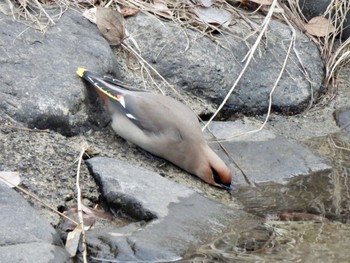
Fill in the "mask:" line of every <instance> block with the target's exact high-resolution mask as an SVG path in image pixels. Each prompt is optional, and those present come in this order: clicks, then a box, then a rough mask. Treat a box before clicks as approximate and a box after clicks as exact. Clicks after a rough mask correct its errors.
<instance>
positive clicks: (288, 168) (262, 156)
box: [208, 119, 331, 185]
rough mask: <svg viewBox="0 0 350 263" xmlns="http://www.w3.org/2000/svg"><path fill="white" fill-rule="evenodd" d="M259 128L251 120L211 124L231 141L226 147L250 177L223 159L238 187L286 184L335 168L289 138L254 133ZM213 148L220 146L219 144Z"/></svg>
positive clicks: (215, 133)
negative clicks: (292, 180)
mask: <svg viewBox="0 0 350 263" xmlns="http://www.w3.org/2000/svg"><path fill="white" fill-rule="evenodd" d="M259 127H260V126H259V123H258V122H251V121H248V119H242V120H238V121H235V122H213V123H212V124H211V125H210V130H211V131H212V132H213V134H214V135H215V136H216V138H217V139H218V140H222V139H231V140H230V141H228V142H223V143H222V144H223V146H224V147H225V149H226V150H227V151H228V152H229V154H230V155H231V157H232V158H233V160H234V161H235V162H236V163H237V164H238V166H239V167H240V168H241V169H242V170H243V171H244V174H245V175H246V176H247V177H245V176H244V175H243V174H242V173H241V172H240V171H239V170H238V169H237V167H236V166H235V165H234V164H232V162H231V161H230V160H228V158H227V157H225V156H222V158H223V159H224V160H225V162H226V163H230V167H231V169H233V170H234V173H235V174H236V176H234V184H246V183H247V182H250V183H251V184H253V185H254V184H257V183H261V182H275V183H279V184H286V183H288V181H289V180H290V179H293V178H295V177H297V176H307V175H309V174H311V173H312V172H318V171H329V170H330V169H331V166H330V164H329V162H327V159H326V158H323V157H320V156H317V155H315V154H313V153H312V152H311V151H310V150H309V149H308V148H306V147H305V146H303V145H301V144H299V143H297V142H296V141H292V140H288V139H285V138H284V137H282V136H279V135H275V134H274V133H273V132H271V131H268V130H262V131H260V132H251V131H254V130H257V129H258V128H259ZM208 137H209V136H208ZM212 146H213V147H214V148H217V147H218V146H215V144H213V145H212Z"/></svg>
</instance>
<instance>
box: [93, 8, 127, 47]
mask: <svg viewBox="0 0 350 263" xmlns="http://www.w3.org/2000/svg"><path fill="white" fill-rule="evenodd" d="M96 24H97V27H98V29H99V30H100V32H101V34H102V35H103V36H104V38H105V39H107V41H108V42H109V44H110V45H119V44H120V43H121V42H122V41H123V39H124V37H125V26H124V24H125V23H124V18H123V16H122V15H121V14H120V13H119V12H118V11H117V10H113V9H111V8H103V7H97V9H96Z"/></svg>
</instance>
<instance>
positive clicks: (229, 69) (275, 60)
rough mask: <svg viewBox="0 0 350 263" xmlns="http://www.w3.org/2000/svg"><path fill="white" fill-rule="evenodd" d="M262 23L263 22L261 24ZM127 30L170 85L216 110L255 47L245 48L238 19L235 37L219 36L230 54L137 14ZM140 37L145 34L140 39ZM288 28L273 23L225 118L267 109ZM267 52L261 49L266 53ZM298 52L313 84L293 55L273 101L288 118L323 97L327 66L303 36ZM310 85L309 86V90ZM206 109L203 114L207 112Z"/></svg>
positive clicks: (245, 29)
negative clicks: (324, 66)
mask: <svg viewBox="0 0 350 263" xmlns="http://www.w3.org/2000/svg"><path fill="white" fill-rule="evenodd" d="M257 23H261V21H257ZM127 28H128V31H129V32H130V34H131V35H132V36H133V37H134V38H135V40H136V41H137V43H138V46H139V47H140V49H141V51H142V55H143V57H144V58H145V59H146V60H147V61H149V62H150V63H151V64H152V65H153V66H154V67H155V68H156V69H157V70H158V71H159V73H160V74H162V76H164V77H165V78H166V79H168V80H170V81H169V82H170V83H172V84H175V85H177V86H178V89H182V90H183V91H182V92H183V93H189V94H191V96H192V97H199V98H203V99H205V100H206V101H207V103H206V104H211V105H212V104H213V105H215V106H217V105H218V104H220V103H221V102H222V100H223V98H224V97H225V96H226V94H227V92H228V90H229V89H230V88H231V86H232V85H233V83H234V81H235V79H236V78H237V76H238V74H239V73H240V71H241V69H242V67H243V63H242V62H241V61H242V60H243V58H244V56H245V55H246V54H247V52H248V51H249V48H250V46H251V45H252V43H253V39H252V38H248V39H247V41H248V42H247V43H248V45H246V44H242V39H246V36H247V35H250V34H251V33H252V31H251V28H250V27H249V26H247V25H246V24H245V23H244V22H243V21H242V20H240V18H235V24H234V25H231V26H230V29H231V30H232V32H233V33H232V35H235V36H232V35H228V34H227V35H224V36H221V37H220V36H218V38H219V41H220V42H221V43H222V45H223V46H225V47H227V49H224V48H222V47H221V46H220V45H218V44H217V43H215V42H214V41H211V40H210V39H209V38H207V37H199V36H198V35H199V33H198V32H195V31H193V30H191V29H186V32H184V29H183V28H182V27H180V26H176V25H175V24H174V23H172V22H166V21H162V22H161V23H160V22H159V21H158V20H157V19H156V18H152V17H151V16H146V15H142V14H139V15H137V16H133V17H130V18H128V19H127ZM140 32H142V33H140ZM290 35H291V33H290V30H289V28H288V26H287V25H284V24H282V23H280V22H278V21H272V22H271V24H270V27H269V30H268V33H267V39H266V43H265V42H264V41H263V42H262V43H261V45H260V49H259V51H258V53H259V55H256V56H255V58H254V60H253V61H252V63H251V64H250V66H249V68H248V70H247V71H246V73H245V75H244V77H243V79H242V80H241V81H240V83H239V85H238V86H237V87H236V89H235V91H234V93H233V95H232V96H231V97H230V99H229V100H228V102H227V103H226V105H225V107H224V109H223V112H226V114H228V115H232V114H233V113H237V112H240V113H260V112H265V111H266V110H267V107H268V96H269V92H270V90H271V87H273V85H274V82H275V80H276V78H277V76H278V74H279V70H280V69H281V61H282V60H283V59H284V56H285V53H286V51H285V50H286V46H287V45H288V41H289V39H290ZM262 47H263V48H262ZM296 49H297V50H298V52H299V56H300V57H301V58H302V60H303V63H304V65H307V72H308V75H309V76H310V78H311V82H309V81H308V80H307V79H306V78H305V76H304V74H303V73H302V72H301V71H300V67H299V63H298V62H297V63H295V62H296V61H298V59H297V58H296V56H295V54H293V52H292V54H291V57H290V59H289V62H288V63H287V66H286V68H287V69H288V73H287V72H285V74H283V76H282V79H281V81H280V83H279V84H278V87H277V89H276V90H275V92H274V95H273V101H272V103H273V106H272V107H273V109H274V110H275V111H278V112H283V113H286V114H291V113H297V112H301V111H303V110H304V109H306V107H307V106H308V105H309V103H310V95H311V93H310V91H311V90H313V92H314V97H317V95H318V94H319V93H320V92H322V85H321V83H322V80H323V76H324V75H323V65H322V62H321V58H320V54H319V51H318V49H317V47H316V45H315V44H314V43H312V41H310V40H309V39H308V38H307V37H306V36H305V35H303V34H301V33H299V32H298V33H297V40H296ZM310 85H311V86H310ZM206 108H207V107H204V108H203V109H202V113H203V112H206Z"/></svg>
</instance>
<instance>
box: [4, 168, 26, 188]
mask: <svg viewBox="0 0 350 263" xmlns="http://www.w3.org/2000/svg"><path fill="white" fill-rule="evenodd" d="M0 181H2V182H4V183H5V184H7V185H8V186H9V187H11V188H13V187H15V186H17V185H19V183H20V182H21V178H20V177H19V173H18V172H5V171H3V172H0Z"/></svg>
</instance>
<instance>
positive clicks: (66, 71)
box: [0, 11, 117, 135]
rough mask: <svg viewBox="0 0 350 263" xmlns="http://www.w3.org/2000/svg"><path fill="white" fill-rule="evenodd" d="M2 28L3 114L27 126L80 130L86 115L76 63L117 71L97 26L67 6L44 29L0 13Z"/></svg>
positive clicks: (0, 90) (0, 86)
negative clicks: (37, 29) (66, 8)
mask: <svg viewBox="0 0 350 263" xmlns="http://www.w3.org/2000/svg"><path fill="white" fill-rule="evenodd" d="M0 34H1V36H2V37H1V40H0V56H1V58H2V59H1V60H0V95H1V98H2V99H1V101H0V113H1V115H3V117H6V116H7V119H11V120H12V119H14V120H16V121H19V122H23V123H26V124H27V125H28V126H29V127H31V128H34V127H36V128H40V129H53V130H56V131H59V132H60V133H62V134H65V135H72V134H76V133H78V132H79V131H80V129H81V126H82V125H83V124H85V123H86V122H87V121H88V115H87V114H86V112H87V110H86V106H85V104H84V101H85V100H86V94H85V89H86V88H85V86H84V85H83V84H82V81H81V80H80V79H79V77H77V76H76V73H75V71H76V68H77V67H79V66H82V67H86V68H89V69H90V70H93V71H95V72H97V73H99V74H105V73H107V72H110V73H117V72H116V68H115V63H114V58H113V53H112V51H111V49H110V47H109V45H108V43H107V42H106V41H105V40H104V39H103V37H102V36H100V34H99V32H98V30H97V29H96V26H95V25H93V24H91V23H90V22H89V21H87V20H86V19H85V18H83V17H82V15H81V14H79V13H77V12H73V11H66V12H65V13H64V14H63V15H62V17H61V19H60V20H59V21H57V23H56V25H54V26H52V27H51V28H50V29H49V30H48V31H47V32H45V34H44V33H41V32H39V31H36V30H34V29H32V28H28V27H27V26H25V25H23V24H21V23H19V22H17V21H14V20H13V18H12V16H5V15H3V14H2V13H0ZM92 119H94V118H92Z"/></svg>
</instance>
